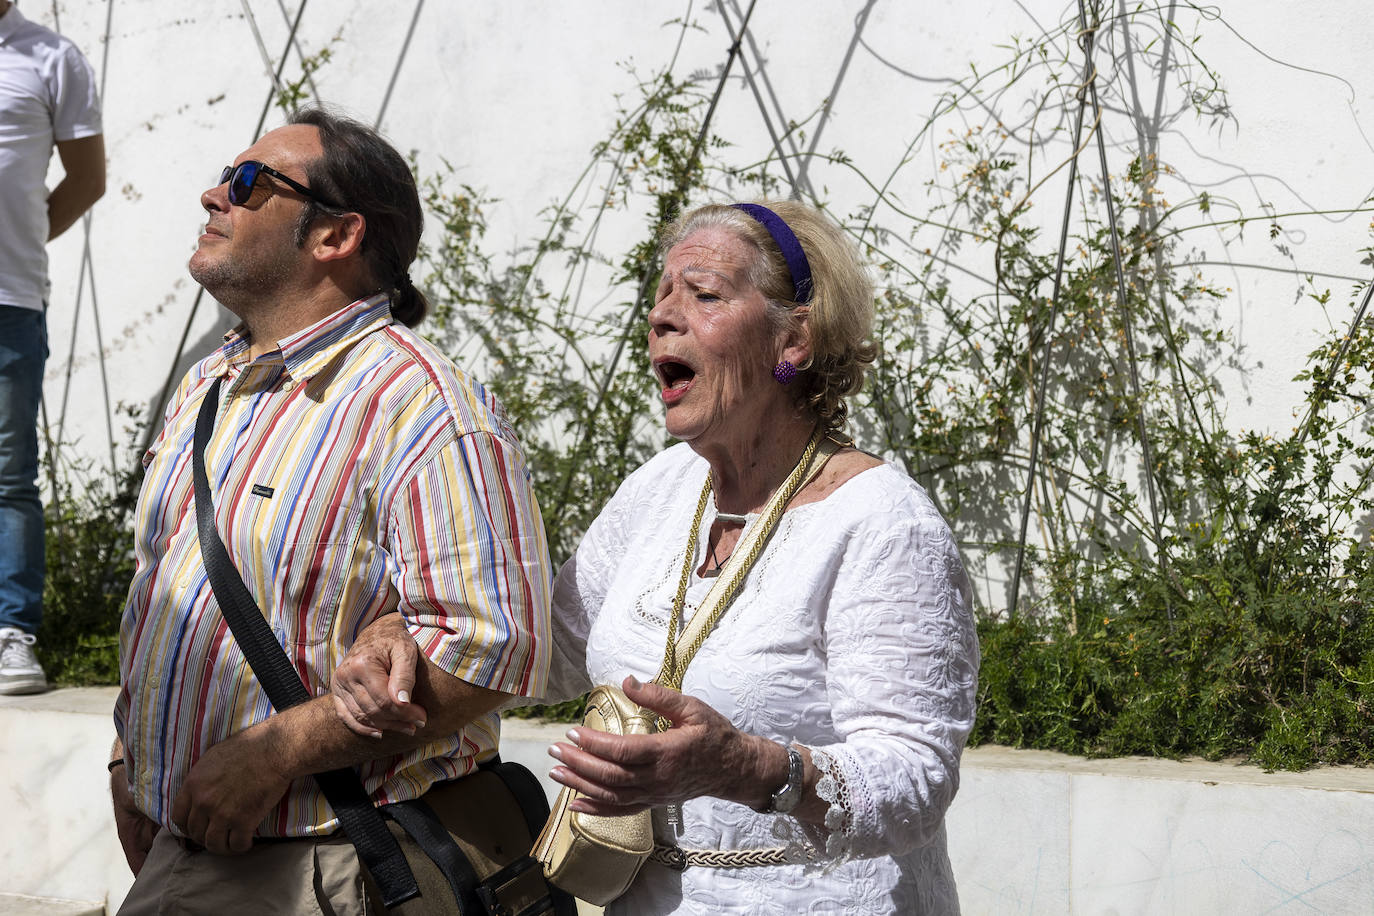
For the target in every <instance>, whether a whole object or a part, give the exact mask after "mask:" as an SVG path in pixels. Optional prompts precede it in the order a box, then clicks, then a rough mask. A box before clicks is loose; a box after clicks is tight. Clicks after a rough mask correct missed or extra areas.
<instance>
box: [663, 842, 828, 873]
mask: <svg viewBox="0 0 1374 916" xmlns="http://www.w3.org/2000/svg"><path fill="white" fill-rule="evenodd" d="M649 858H650V859H651V860H653V861H654V862H657V863H658V864H659V865H666V866H667V867H668V868H671V869H673V870H674V871H685V870H686V869H687V868H689V867H691V866H696V867H698V868H760V867H762V866H765V865H795V864H797V863H796V862H794V861H792V860H790V859H788V858H787V850H786V849H784V848H783V847H781V846H777V847H774V848H772V849H683V848H682V847H681V846H665V845H663V844H662V843H655V844H654V851H653V852H651V853H649ZM807 858H808V859H809V858H810V856H807Z"/></svg>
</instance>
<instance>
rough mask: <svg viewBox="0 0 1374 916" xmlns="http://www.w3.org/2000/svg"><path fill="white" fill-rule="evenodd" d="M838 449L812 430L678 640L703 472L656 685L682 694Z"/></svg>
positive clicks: (704, 496)
mask: <svg viewBox="0 0 1374 916" xmlns="http://www.w3.org/2000/svg"><path fill="white" fill-rule="evenodd" d="M840 448H841V446H840V444H839V443H838V442H836V441H835V440H834V439H831V438H828V437H827V436H826V434H825V429H824V427H823V426H817V427H816V431H815V432H814V433H812V434H811V439H810V441H809V442H807V443H806V449H805V450H804V451H803V452H802V455H801V458H800V459H799V460H798V461H797V464H796V467H794V468H793V469H792V472H791V473H790V474H788V475H787V479H786V480H784V481H783V483H782V486H780V487H778V489H777V490H776V491H774V493H773V495H772V496H771V497H769V500H768V502H767V504H766V505H765V506H764V507H763V512H762V513H760V516H759V518H758V519H757V520H756V521H755V522H754V524H753V525H751V526H750V527H749V530H747V531H746V532H745V533H744V534H743V535H741V537H740V542H739V544H738V545H736V547H735V550H734V551H733V552H732V553H731V554H730V558H729V559H728V560H726V561H725V566H724V567H723V568H722V569H721V571H720V576H719V578H717V579H716V581H715V583H714V584H713V585H712V586H711V590H710V591H709V592H708V593H707V595H706V599H705V600H704V601H703V602H702V603H701V607H700V608H698V609H697V612H696V613H695V614H693V615H692V620H691V622H690V623H689V624H688V626H687V628H686V629H685V630H684V631H683V633H682V635H681V636H679V637H676V638H674V634H676V633H677V630H678V627H679V626H680V625H681V623H682V610H683V607H684V605H685V604H686V601H687V583H688V580H689V579H690V578H691V575H692V567H693V566H694V565H695V564H696V554H697V539H698V537H699V532H700V531H701V520H702V518H704V517H705V515H706V502H707V500H709V499H710V498H711V474H710V472H707V474H706V482H705V483H704V484H703V485H702V488H701V498H700V499H699V500H697V511H696V515H695V516H694V517H693V519H692V528H691V530H690V531H689V532H688V534H687V547H686V550H685V551H684V555H683V558H682V575H681V576H680V577H679V579H678V584H677V594H676V595H675V596H674V597H673V608H672V613H671V615H670V616H669V618H668V635H667V640H666V644H665V645H664V648H663V663H662V664H661V665H659V669H658V674H657V675H655V676H654V682H655V683H657V684H662V685H663V686H664V687H670V688H672V689H673V690H681V689H682V679H683V677H684V676H685V675H686V673H687V665H688V663H690V662H691V660H692V658H693V657H694V656H695V655H696V654H697V650H698V649H700V648H701V645H702V643H704V642H705V641H706V637H707V636H709V635H710V633H711V630H713V629H714V628H715V625H716V623H717V622H719V620H720V618H721V617H722V616H724V614H725V612H726V610H728V609H729V607H730V602H731V601H733V600H734V598H735V595H736V594H738V593H739V590H740V588H741V587H742V586H743V585H744V579H745V577H746V576H747V575H749V570H750V569H752V568H753V565H754V561H755V560H757V559H758V558H759V555H760V554H761V553H763V548H764V545H765V544H767V542H768V539H769V537H771V536H772V534H773V531H774V529H776V528H777V526H778V522H779V521H780V520H781V519H782V514H783V512H784V511H785V510H786V509H787V504H788V503H789V502H791V500H792V497H793V496H796V495H797V492H798V491H799V490H800V489H801V488H802V487H804V486H805V485H806V484H807V483H809V482H810V481H811V479H812V478H813V477H815V476H816V474H818V473H820V470H821V468H822V467H823V466H824V465H825V462H826V461H827V460H828V459H829V458H830V456H831V455H833V454H835V452H837V451H839V449H840ZM658 724H659V730H660V731H662V730H664V729H666V728H667V727H668V725H667V723H666V722H665V721H663V720H662V718H660V720H659V723H658Z"/></svg>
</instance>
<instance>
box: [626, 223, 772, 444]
mask: <svg viewBox="0 0 1374 916" xmlns="http://www.w3.org/2000/svg"><path fill="white" fill-rule="evenodd" d="M753 257H754V251H753V248H752V247H751V246H750V245H749V244H748V243H747V242H745V241H744V240H743V239H741V238H740V237H739V236H737V235H735V234H734V233H733V232H731V231H730V230H729V229H725V228H722V227H718V226H712V227H708V228H705V229H699V230H697V231H696V232H693V233H692V234H691V235H689V236H687V238H685V239H683V240H682V241H681V242H679V243H678V244H677V245H675V246H674V247H673V248H672V249H671V250H670V251H669V252H668V256H667V258H666V259H665V260H664V264H663V276H662V279H661V280H660V282H659V286H658V292H657V294H656V295H655V297H654V298H655V303H654V307H653V309H652V310H651V311H650V312H649V358H650V360H651V361H652V363H653V369H654V374H655V376H656V377H657V378H658V381H659V384H660V388H661V397H662V399H663V404H664V406H665V407H666V408H667V427H668V432H669V433H670V434H671V435H673V436H674V437H676V438H678V439H682V440H684V441H687V442H692V443H694V444H695V445H699V446H701V445H710V444H714V443H725V442H730V441H736V440H740V439H750V438H756V437H757V435H758V434H759V432H761V431H762V429H764V428H766V427H767V425H768V423H767V420H768V417H769V412H770V411H773V410H777V409H779V408H780V407H786V406H787V399H786V397H785V395H784V389H783V388H782V387H781V386H780V385H778V383H777V382H776V381H774V379H773V377H772V374H771V373H772V369H773V366H774V365H775V364H776V363H777V361H778V359H779V358H780V354H781V353H782V351H783V346H784V341H783V335H781V334H780V333H779V332H778V331H777V329H776V328H775V327H774V326H773V324H772V323H771V322H770V321H769V320H768V315H767V311H766V309H767V300H766V299H765V297H764V295H763V293H762V292H760V291H759V289H758V288H757V287H755V286H754V284H753V283H752V282H750V280H749V267H750V265H751V263H752V258H753Z"/></svg>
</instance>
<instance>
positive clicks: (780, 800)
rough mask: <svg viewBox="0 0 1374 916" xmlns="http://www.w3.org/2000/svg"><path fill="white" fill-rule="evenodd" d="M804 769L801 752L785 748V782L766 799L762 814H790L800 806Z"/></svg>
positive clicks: (790, 747) (803, 787) (792, 747)
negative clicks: (766, 804) (766, 802)
mask: <svg viewBox="0 0 1374 916" xmlns="http://www.w3.org/2000/svg"><path fill="white" fill-rule="evenodd" d="M805 778H806V767H805V766H804V765H803V763H802V755H801V752H800V751H798V750H797V749H796V748H795V747H794V746H792V745H788V746H787V782H785V783H783V784H782V786H781V787H779V788H778V790H777V791H775V792H774V793H773V794H772V796H771V797H770V798H769V799H768V806H767V807H766V808H764V809H763V813H764V814H790V813H791V812H792V811H793V809H795V808H796V807H797V805H800V804H801V800H802V790H803V789H805V788H806V786H805Z"/></svg>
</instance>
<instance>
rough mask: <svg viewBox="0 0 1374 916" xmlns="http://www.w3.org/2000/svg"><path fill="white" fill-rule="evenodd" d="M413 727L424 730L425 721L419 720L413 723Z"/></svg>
mask: <svg viewBox="0 0 1374 916" xmlns="http://www.w3.org/2000/svg"><path fill="white" fill-rule="evenodd" d="M415 727H416V728H424V727H425V720H424V719H421V720H420V721H419V722H416V723H415Z"/></svg>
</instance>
